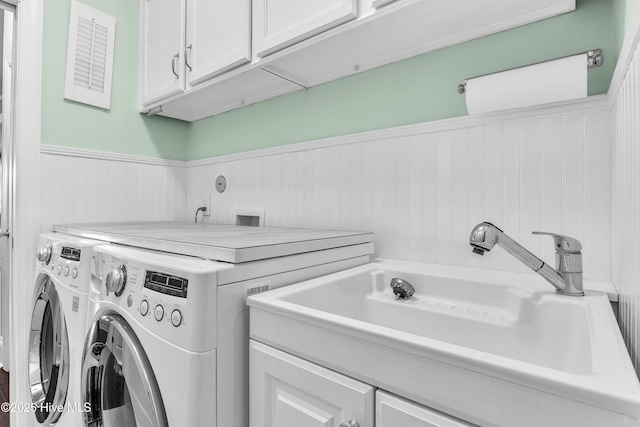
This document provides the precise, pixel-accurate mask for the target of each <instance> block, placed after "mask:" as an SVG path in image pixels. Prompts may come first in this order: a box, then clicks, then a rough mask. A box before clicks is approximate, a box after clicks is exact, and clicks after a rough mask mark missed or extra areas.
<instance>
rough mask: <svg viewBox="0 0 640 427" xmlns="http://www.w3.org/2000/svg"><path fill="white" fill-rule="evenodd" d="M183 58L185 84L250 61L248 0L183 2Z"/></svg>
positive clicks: (249, 4) (188, 0)
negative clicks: (184, 25) (184, 40)
mask: <svg viewBox="0 0 640 427" xmlns="http://www.w3.org/2000/svg"><path fill="white" fill-rule="evenodd" d="M185 55H186V64H187V80H188V84H189V85H195V84H197V83H199V82H201V81H203V80H206V79H208V78H211V77H213V76H215V75H217V74H220V73H223V72H225V71H227V70H230V69H231V68H234V67H237V66H238V65H240V64H244V63H245V62H248V61H249V60H251V0H187V43H186V49H185Z"/></svg>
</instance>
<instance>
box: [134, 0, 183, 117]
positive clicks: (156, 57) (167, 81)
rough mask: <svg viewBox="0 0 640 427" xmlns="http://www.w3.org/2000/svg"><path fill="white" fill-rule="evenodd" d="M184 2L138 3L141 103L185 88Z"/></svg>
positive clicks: (150, 0) (153, 0) (158, 0)
mask: <svg viewBox="0 0 640 427" xmlns="http://www.w3.org/2000/svg"><path fill="white" fill-rule="evenodd" d="M184 25H185V0H140V71H139V72H140V103H141V104H142V105H148V104H151V103H153V102H154V101H157V100H159V99H162V98H165V97H167V96H171V95H173V94H176V93H179V92H181V91H182V90H183V88H184V81H185V80H184V78H185V74H184V46H185V38H184V37H185V32H184V31H185V28H184Z"/></svg>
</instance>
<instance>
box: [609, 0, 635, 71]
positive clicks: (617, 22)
mask: <svg viewBox="0 0 640 427" xmlns="http://www.w3.org/2000/svg"><path fill="white" fill-rule="evenodd" d="M612 3H613V20H612V21H613V28H612V32H613V51H614V52H613V53H614V57H613V58H614V59H615V61H616V62H617V61H618V57H619V54H620V49H621V48H622V43H623V42H624V36H625V34H626V29H627V27H628V26H629V21H630V20H631V15H632V14H633V10H634V8H635V7H636V3H637V0H612Z"/></svg>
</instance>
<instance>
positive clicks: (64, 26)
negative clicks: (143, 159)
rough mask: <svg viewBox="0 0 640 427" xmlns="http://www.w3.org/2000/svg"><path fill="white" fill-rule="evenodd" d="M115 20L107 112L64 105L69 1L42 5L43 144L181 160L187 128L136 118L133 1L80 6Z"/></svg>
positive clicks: (53, 0) (89, 0)
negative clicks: (91, 8)
mask: <svg viewBox="0 0 640 427" xmlns="http://www.w3.org/2000/svg"><path fill="white" fill-rule="evenodd" d="M83 3H86V4H87V5H89V6H91V7H94V8H96V9H99V10H101V11H103V12H105V13H108V14H110V15H112V16H115V18H116V21H117V22H116V44H115V55H114V64H113V88H112V95H111V109H110V110H109V111H106V110H102V109H99V108H95V107H91V106H88V105H85V104H80V103H76V102H72V101H66V100H64V99H63V95H64V76H65V68H66V51H67V33H68V27H69V8H70V5H71V1H70V0H46V1H45V2H44V28H43V54H42V80H43V81H42V143H43V144H46V145H55V146H64V147H73V148H83V149H89V150H99V151H108V152H115V153H122V154H132V155H140V156H149V157H159V158H165V159H177V160H184V159H186V152H187V137H188V129H189V124H188V123H184V122H179V121H176V120H168V119H165V118H162V117H155V116H154V117H147V116H145V115H141V114H139V113H138V112H137V102H138V101H137V100H138V42H137V40H138V1H137V0H109V1H104V0H102V1H100V0H83Z"/></svg>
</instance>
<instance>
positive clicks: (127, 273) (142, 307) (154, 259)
mask: <svg viewBox="0 0 640 427" xmlns="http://www.w3.org/2000/svg"><path fill="white" fill-rule="evenodd" d="M221 268H226V266H225V264H220V263H217V262H214V261H205V260H202V259H197V258H193V257H184V256H180V255H171V254H165V253H160V252H152V251H146V250H142V249H136V248H126V247H122V246H116V245H110V246H105V247H102V246H99V247H97V248H96V250H95V251H94V272H93V275H94V278H93V279H92V283H93V284H92V286H91V293H90V299H91V300H93V301H95V303H96V305H97V308H96V307H94V309H93V310H92V312H93V313H94V314H95V313H97V312H99V311H102V310H105V309H111V310H114V311H116V312H119V313H122V312H123V311H124V312H126V313H128V314H129V316H130V317H128V318H127V320H128V321H135V322H137V323H138V324H139V325H140V326H141V327H144V328H145V329H147V330H148V331H150V332H151V333H153V334H155V335H157V336H159V337H162V339H164V340H167V341H169V342H171V343H173V344H175V345H177V346H179V347H181V348H185V349H188V350H191V351H208V350H211V349H213V348H215V346H216V327H215V322H216V309H217V301H216V300H217V289H218V287H217V273H218V271H219V270H220V269H221Z"/></svg>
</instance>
